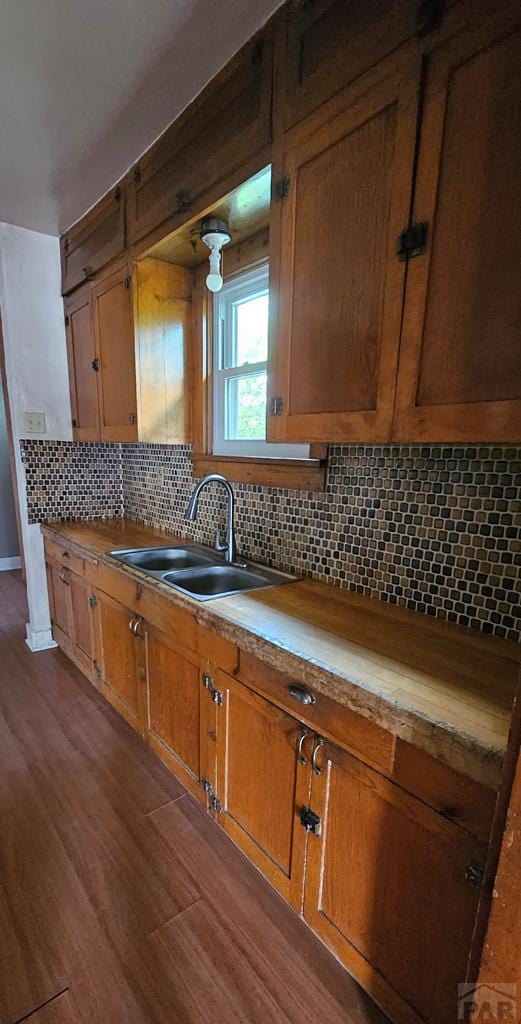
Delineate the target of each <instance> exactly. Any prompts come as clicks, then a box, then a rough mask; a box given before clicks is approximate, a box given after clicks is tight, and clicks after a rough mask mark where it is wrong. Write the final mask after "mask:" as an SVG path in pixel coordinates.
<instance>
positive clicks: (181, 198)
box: [175, 188, 192, 213]
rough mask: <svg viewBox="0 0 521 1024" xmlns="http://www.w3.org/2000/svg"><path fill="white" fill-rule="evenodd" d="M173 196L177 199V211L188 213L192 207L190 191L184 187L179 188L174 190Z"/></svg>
mask: <svg viewBox="0 0 521 1024" xmlns="http://www.w3.org/2000/svg"><path fill="white" fill-rule="evenodd" d="M175 197H176V199H177V212H178V213H188V211H189V210H191V209H192V200H191V199H190V193H189V191H188V189H186V188H180V189H179V191H178V192H176V194H175Z"/></svg>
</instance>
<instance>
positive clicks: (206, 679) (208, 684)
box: [201, 672, 223, 707]
mask: <svg viewBox="0 0 521 1024" xmlns="http://www.w3.org/2000/svg"><path fill="white" fill-rule="evenodd" d="M201 682H202V684H203V686H204V688H205V690H208V691H209V693H210V696H211V698H212V701H213V703H214V704H217V705H218V706H219V707H221V706H222V702H223V695H222V693H221V691H220V690H217V689H216V686H215V681H214V678H213V676H210V675H209V674H208V672H203V674H202V676H201Z"/></svg>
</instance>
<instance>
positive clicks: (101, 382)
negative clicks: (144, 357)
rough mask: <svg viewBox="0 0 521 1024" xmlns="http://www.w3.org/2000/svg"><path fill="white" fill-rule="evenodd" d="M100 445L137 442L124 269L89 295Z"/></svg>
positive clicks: (131, 328) (129, 295) (130, 318)
mask: <svg viewBox="0 0 521 1024" xmlns="http://www.w3.org/2000/svg"><path fill="white" fill-rule="evenodd" d="M92 301H93V310H94V327H95V334H96V348H97V356H98V359H99V371H98V387H99V406H100V436H101V440H102V441H135V440H136V439H137V400H136V364H135V350H134V320H133V312H132V281H131V277H130V275H129V273H128V269H127V268H126V267H124V268H123V269H121V270H118V271H116V272H115V273H113V274H110V276H109V277H107V278H106V279H105V280H103V281H101V282H100V283H99V284H97V285H95V286H94V288H93V292H92Z"/></svg>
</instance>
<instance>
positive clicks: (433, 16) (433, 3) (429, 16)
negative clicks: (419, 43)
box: [416, 0, 445, 36]
mask: <svg viewBox="0 0 521 1024" xmlns="http://www.w3.org/2000/svg"><path fill="white" fill-rule="evenodd" d="M444 11H445V0H418V6H417V9H416V35H417V36H425V35H427V33H428V32H434V29H435V28H438V26H439V25H440V23H441V21H442V18H443V14H444Z"/></svg>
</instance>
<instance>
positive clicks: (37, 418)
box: [24, 412, 47, 434]
mask: <svg viewBox="0 0 521 1024" xmlns="http://www.w3.org/2000/svg"><path fill="white" fill-rule="evenodd" d="M24 425H25V430H26V433H27V434H45V433H46V431H47V427H46V425H45V413H44V412H25V413H24Z"/></svg>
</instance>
